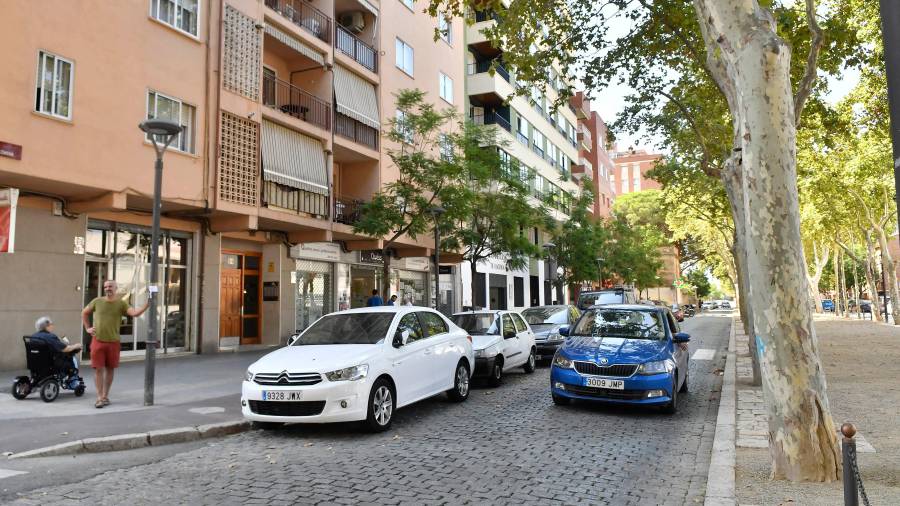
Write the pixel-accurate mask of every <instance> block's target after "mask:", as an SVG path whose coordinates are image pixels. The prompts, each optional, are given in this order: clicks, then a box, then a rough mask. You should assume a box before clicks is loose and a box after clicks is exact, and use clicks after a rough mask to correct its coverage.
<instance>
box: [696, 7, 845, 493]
mask: <svg viewBox="0 0 900 506" xmlns="http://www.w3.org/2000/svg"><path fill="white" fill-rule="evenodd" d="M694 7H695V10H696V12H697V18H698V20H699V22H700V26H701V30H702V31H703V36H704V41H705V42H706V46H707V57H708V67H709V66H710V65H712V66H713V68H711V69H710V73H711V74H712V75H714V76H716V77H715V79H717V81H718V82H717V84H718V86H719V89H721V90H723V93H724V94H725V96H726V99H727V100H728V103H729V107H730V110H731V113H732V116H733V118H734V129H735V131H734V134H735V139H736V140H738V143H736V145H735V148H737V149H739V150H740V154H741V157H742V158H741V160H740V163H739V164H737V165H736V166H735V169H736V170H740V171H741V174H742V189H743V195H742V197H743V201H742V202H740V203H734V205H735V207H737V206H738V205H739V206H742V209H743V213H744V220H743V221H744V222H745V227H746V230H745V239H746V243H745V247H744V250H745V252H746V254H745V258H746V265H744V269H745V270H746V271H747V273H748V278H749V286H748V287H747V288H749V299H750V300H749V305H750V306H751V307H752V308H753V309H752V313H753V327H754V332H755V335H753V336H751V339H755V343H756V344H757V348H758V353H759V356H760V367H761V371H762V378H763V394H764V397H765V400H766V408H767V412H768V418H769V450H770V454H771V456H772V461H773V467H772V477H773V478H775V479H789V480H792V481H833V480H837V479H839V476H840V458H841V455H840V449H839V448H838V444H837V437H836V430H835V426H834V423H833V421H832V419H831V415H830V408H829V405H828V397H827V395H826V384H825V376H824V373H823V371H822V364H821V361H820V360H819V354H818V340H817V338H816V334H815V330H814V328H813V323H812V312H811V310H810V307H809V304H808V303H807V301H808V300H809V299H808V291H809V286H808V282H807V278H806V263H805V261H804V253H803V246H802V243H801V239H800V212H799V201H798V193H797V172H796V125H795V102H794V97H793V91H792V89H791V82H790V47H789V46H788V44H787V43H786V42H785V41H784V40H782V39H781V38H780V37H778V35H777V33H776V27H775V22H774V20H773V18H772V16H771V14H770V13H769V12H768V11H767V10H765V9H763V8H761V7H760V6H759V5H758V3H757V2H756V1H755V0H694ZM738 219H739V218H738V216H736V217H735V221H737V220H738Z"/></svg>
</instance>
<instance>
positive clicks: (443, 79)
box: [438, 72, 453, 104]
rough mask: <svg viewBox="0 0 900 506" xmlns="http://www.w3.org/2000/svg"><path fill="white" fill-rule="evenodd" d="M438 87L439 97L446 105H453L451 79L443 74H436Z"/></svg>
mask: <svg viewBox="0 0 900 506" xmlns="http://www.w3.org/2000/svg"><path fill="white" fill-rule="evenodd" d="M438 86H439V87H440V95H441V98H443V99H444V100H445V101H446V102H447V103H448V104H452V103H453V79H450V77H448V76H447V74H445V73H443V72H438Z"/></svg>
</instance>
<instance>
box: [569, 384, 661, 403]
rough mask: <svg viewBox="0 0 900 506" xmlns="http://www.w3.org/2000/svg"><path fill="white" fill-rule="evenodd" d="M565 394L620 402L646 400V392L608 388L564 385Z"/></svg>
mask: <svg viewBox="0 0 900 506" xmlns="http://www.w3.org/2000/svg"><path fill="white" fill-rule="evenodd" d="M566 392H569V393H572V394H575V395H583V396H585V397H595V398H597V399H616V400H622V401H637V400H640V399H646V398H647V391H646V390H611V389H608V388H595V387H582V386H577V385H566Z"/></svg>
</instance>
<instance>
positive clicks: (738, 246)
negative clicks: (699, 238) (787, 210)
mask: <svg viewBox="0 0 900 506" xmlns="http://www.w3.org/2000/svg"><path fill="white" fill-rule="evenodd" d="M735 177H737V178H738V181H737V182H736V183H735V182H734V181H732V184H731V185H726V192H727V193H729V195H730V194H731V192H732V191H733V192H740V191H741V184H740V179H739V178H740V175H739V173H737V172H736V171H733V170H732V171H730V172H729V179H733V178H735ZM728 186H731V187H732V190H728ZM729 201H734V202H740V201H743V198H734V199H732V198H729ZM732 213H733V215H734V216H738V215H741V216H743V206H740V207H735V206H732ZM738 223H740V225H738ZM738 231H740V233H738ZM744 236H745V233H744V220H743V219H741V220H735V235H734V242H733V245H734V246H733V248H734V249H733V255H732V257H733V258H734V265H735V270H736V271H737V275H738V286H737V291H738V294H739V296H738V308H739V309H740V311H741V323H742V324H743V326H744V333H745V334H747V337H748V339H747V348H748V349H747V351H748V352H749V354H750V362H751V365H752V369H753V383H752V384H753V386H760V385H762V373H761V371H760V369H759V355H758V354H757V350H756V337H755V336H756V332H754V330H753V308H752V307H751V305H750V293H749V291H750V275H749V273H748V272H747V268H746V265H747V263H746V262H747V261H746V251H747V249H746V247H745V246H744V240H743V237H744Z"/></svg>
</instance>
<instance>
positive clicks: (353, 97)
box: [334, 65, 381, 129]
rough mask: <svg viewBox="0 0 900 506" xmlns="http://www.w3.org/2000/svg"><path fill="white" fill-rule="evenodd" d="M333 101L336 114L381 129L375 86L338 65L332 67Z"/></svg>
mask: <svg viewBox="0 0 900 506" xmlns="http://www.w3.org/2000/svg"><path fill="white" fill-rule="evenodd" d="M334 101H335V109H336V110H337V112H339V113H341V114H343V115H345V116H350V117H351V118H353V119H355V120H356V121H359V122H360V123H363V124H365V125H369V126H370V127H372V128H377V129H380V128H381V122H380V121H379V118H380V116H379V115H378V98H377V97H376V95H375V85H373V84H372V83H370V82H368V81H366V80H365V79H363V78H362V77H359V76H358V75H356V74H354V73H353V72H350V71H349V70H347V69H345V68H343V67H341V66H340V65H335V66H334Z"/></svg>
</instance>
